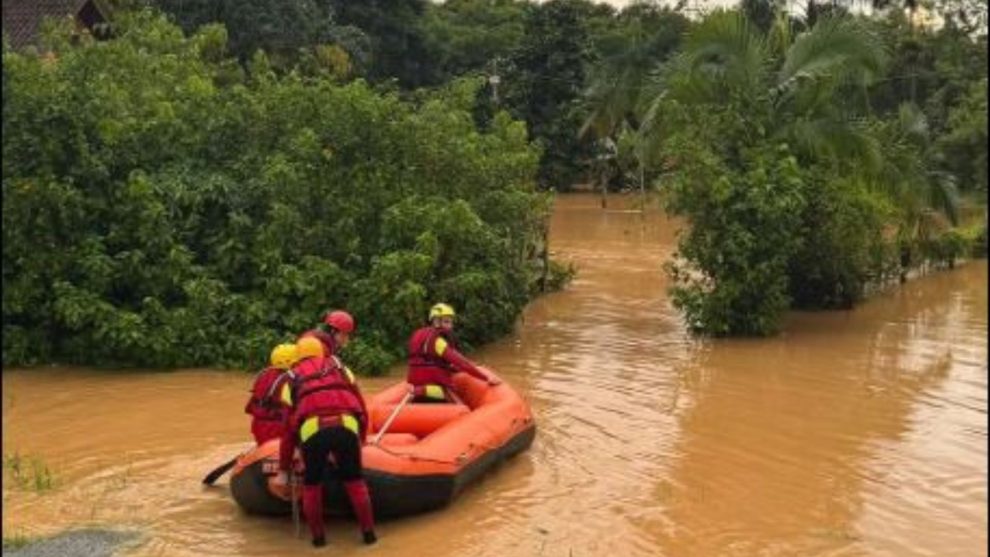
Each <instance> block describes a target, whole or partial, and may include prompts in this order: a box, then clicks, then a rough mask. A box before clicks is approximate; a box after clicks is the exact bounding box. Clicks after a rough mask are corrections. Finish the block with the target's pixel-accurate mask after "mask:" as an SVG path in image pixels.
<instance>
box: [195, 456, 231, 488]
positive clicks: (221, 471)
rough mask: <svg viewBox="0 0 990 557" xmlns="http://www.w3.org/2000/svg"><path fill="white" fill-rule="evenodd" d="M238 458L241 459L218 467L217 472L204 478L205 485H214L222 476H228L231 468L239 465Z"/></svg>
mask: <svg viewBox="0 0 990 557" xmlns="http://www.w3.org/2000/svg"><path fill="white" fill-rule="evenodd" d="M238 458H240V456H239V455H238V456H235V457H234V458H232V459H230V462H225V463H223V464H221V465H220V466H218V467H217V469H216V470H214V471H212V472H210V473H209V474H207V475H206V477H205V478H203V485H213V482H215V481H217V480H219V479H220V476H222V475H224V474H226V473H227V471H228V470H230V469H231V468H233V467H234V465H235V464H237V459H238Z"/></svg>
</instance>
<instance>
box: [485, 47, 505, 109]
mask: <svg viewBox="0 0 990 557" xmlns="http://www.w3.org/2000/svg"><path fill="white" fill-rule="evenodd" d="M501 81H502V79H501V78H500V77H499V76H498V58H495V59H493V60H492V75H490V76H488V83H490V84H491V86H492V102H494V103H495V105H496V106H497V105H498V84H499V83H500V82H501Z"/></svg>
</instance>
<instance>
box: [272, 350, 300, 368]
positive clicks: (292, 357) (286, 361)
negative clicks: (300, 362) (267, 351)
mask: <svg viewBox="0 0 990 557" xmlns="http://www.w3.org/2000/svg"><path fill="white" fill-rule="evenodd" d="M271 362H272V365H273V366H274V367H277V368H280V369H288V368H290V367H292V364H294V363H296V345H295V344H279V345H278V346H276V347H275V349H274V350H272V356H271Z"/></svg>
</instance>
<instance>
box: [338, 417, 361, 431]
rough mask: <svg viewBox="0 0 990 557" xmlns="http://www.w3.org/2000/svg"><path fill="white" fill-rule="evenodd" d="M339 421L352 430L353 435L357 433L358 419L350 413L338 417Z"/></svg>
mask: <svg viewBox="0 0 990 557" xmlns="http://www.w3.org/2000/svg"><path fill="white" fill-rule="evenodd" d="M340 423H341V425H343V426H344V427H345V428H347V429H349V430H351V431H353V432H354V435H358V421H357V418H355V417H354V416H351V415H350V414H344V415H343V416H341V417H340Z"/></svg>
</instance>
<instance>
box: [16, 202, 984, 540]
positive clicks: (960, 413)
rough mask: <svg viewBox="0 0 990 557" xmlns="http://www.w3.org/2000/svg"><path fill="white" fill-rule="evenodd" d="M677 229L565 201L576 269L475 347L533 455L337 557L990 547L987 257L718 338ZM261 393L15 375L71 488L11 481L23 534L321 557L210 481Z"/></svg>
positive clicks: (561, 215)
mask: <svg viewBox="0 0 990 557" xmlns="http://www.w3.org/2000/svg"><path fill="white" fill-rule="evenodd" d="M615 201H616V200H615V199H614V198H613V199H612V200H610V206H615ZM674 235H675V227H674V226H672V225H671V223H670V222H669V221H668V220H667V219H666V218H665V217H663V216H662V215H661V214H659V213H657V212H655V211H648V212H647V213H646V214H644V215H641V214H638V213H635V212H622V211H609V212H602V211H601V210H600V209H599V207H598V199H597V198H596V197H594V196H573V197H565V198H561V199H559V200H558V202H557V208H556V210H555V212H554V216H553V223H552V228H551V244H552V248H553V250H554V251H555V252H556V253H557V256H558V257H560V258H562V259H564V260H568V261H572V262H574V263H575V264H576V265H577V266H578V268H579V272H580V274H579V276H578V278H577V279H576V280H575V282H574V283H573V284H572V285H571V287H569V288H568V290H566V291H565V292H560V293H555V294H551V295H548V296H545V297H543V298H541V299H539V300H537V301H535V302H534V303H532V304H531V305H530V306H529V307H528V308H527V310H526V312H525V314H524V316H523V318H522V319H521V321H520V323H519V326H518V327H517V330H516V334H515V335H513V336H511V337H508V338H506V339H504V340H502V341H500V342H498V343H495V344H493V345H491V346H488V347H486V348H485V349H483V350H481V351H480V352H479V353H477V354H476V355H475V356H476V358H477V359H478V360H480V361H481V362H483V363H485V364H487V365H490V366H492V367H494V368H496V369H497V370H499V371H500V373H501V374H502V375H503V376H504V377H505V378H506V380H507V381H509V382H510V383H512V384H513V385H514V386H515V387H517V388H518V389H519V390H520V391H521V392H522V393H524V395H525V396H526V397H527V398H528V399H529V400H530V402H531V404H532V405H533V408H534V411H535V413H536V417H537V421H538V425H539V431H538V435H537V438H536V442H535V443H534V445H533V447H532V449H531V450H530V451H529V452H527V453H524V454H523V455H520V456H519V457H518V458H516V459H514V460H512V461H510V462H508V463H506V464H505V465H503V466H502V467H501V468H500V469H498V470H497V471H496V472H495V473H493V474H491V475H489V476H488V477H486V478H484V479H483V480H482V481H481V482H480V483H479V484H477V485H476V486H474V487H472V488H471V489H468V490H467V491H466V492H465V493H464V494H463V495H462V496H461V497H460V498H459V499H457V500H456V501H455V502H454V504H453V505H451V506H450V507H449V508H448V509H446V510H443V511H441V512H436V513H432V514H429V515H424V516H420V517H412V518H406V519H403V520H399V521H395V522H389V523H385V524H383V525H381V527H380V528H379V529H380V539H381V540H380V542H379V544H378V545H377V546H375V548H374V549H369V548H364V547H362V546H359V544H358V540H357V533H356V528H355V526H354V525H353V524H350V523H340V522H332V523H331V528H330V540H331V545H332V547H331V548H328V550H327V551H333V552H334V554H335V555H339V554H356V553H358V552H368V551H374V552H375V553H376V554H380V555H400V554H402V555H417V554H425V553H429V554H432V555H441V556H442V555H492V556H494V555H520V556H521V555H527V556H528V555H548V556H550V555H560V556H567V555H574V556H580V555H603V554H613V555H671V556H680V555H702V556H705V555H747V556H748V555H890V556H895V555H898V556H899V555H939V556H945V555H966V556H969V555H986V554H987V550H986V543H987V465H986V457H987V364H986V362H987V342H986V332H987V331H986V329H987V265H986V262H985V261H984V262H971V263H967V264H965V265H963V266H962V267H961V268H959V269H958V270H956V271H952V272H945V273H938V274H934V275H931V276H927V277H923V278H920V279H918V280H915V281H912V282H910V283H908V284H907V285H905V286H903V287H901V288H899V289H895V290H892V291H890V292H888V293H886V294H884V295H882V296H879V297H877V298H876V299H874V300H872V301H870V302H869V303H867V304H864V305H863V306H861V307H859V308H857V309H856V310H854V311H849V312H835V313H816V314H794V315H792V316H790V318H789V319H788V324H787V327H786V333H785V334H783V335H781V336H780V337H777V338H773V339H764V340H719V341H703V340H696V339H692V338H691V337H690V336H688V335H687V333H686V332H685V330H684V327H683V324H682V323H681V321H680V318H679V316H678V314H677V312H676V311H675V310H674V309H673V307H672V306H671V305H670V301H669V299H668V298H667V296H666V294H665V289H666V287H667V284H666V283H665V279H664V277H663V274H662V271H661V266H662V264H663V261H664V260H665V259H666V258H667V257H669V256H670V253H671V252H672V250H673V245H674V242H675V236H674ZM400 372H401V369H399V368H397V369H396V370H395V374H399V373H400ZM248 380H249V378H248V377H247V376H241V375H236V374H228V373H220V372H213V371H208V370H188V371H180V372H176V373H172V374H150V373H149V374H126V373H120V374H103V373H96V372H91V371H86V370H69V371H67V370H58V369H52V370H36V371H33V372H30V373H28V372H20V371H13V372H7V373H5V375H4V378H3V386H4V411H3V422H4V439H3V450H4V454H5V455H10V454H13V453H15V452H16V453H17V454H19V455H21V456H23V457H25V458H27V457H36V458H40V459H42V460H43V461H44V462H45V463H47V464H48V465H50V467H51V469H52V470H53V471H54V473H55V476H56V478H57V480H58V485H57V486H56V487H55V488H54V489H53V490H51V491H47V492H42V493H34V492H31V491H30V490H29V489H26V488H23V487H18V486H16V485H13V483H12V482H10V481H5V482H4V492H3V493H4V511H5V512H4V518H3V529H4V534H5V535H10V534H9V533H12V532H18V533H27V534H32V533H34V534H44V533H48V532H53V531H56V530H59V529H62V528H65V527H68V526H73V525H80V524H96V525H124V526H131V527H135V528H139V529H141V530H142V531H143V532H145V534H146V536H145V542H144V543H143V544H142V545H141V546H139V547H138V548H137V550H136V551H134V552H133V554H135V555H190V556H191V555H203V554H208V555H232V554H238V555H290V554H293V553H296V552H298V551H309V548H308V545H307V544H306V542H305V541H304V540H297V539H294V538H293V527H292V524H291V521H290V520H288V519H267V518H257V517H249V516H245V515H244V514H243V513H241V512H240V511H239V510H238V508H237V507H236V505H235V504H234V503H233V501H232V500H231V499H230V497H229V494H228V493H227V492H226V486H225V485H224V483H225V481H226V480H221V482H220V483H221V486H220V487H218V488H216V489H211V490H203V489H201V488H200V487H199V485H198V482H199V479H200V478H202V476H203V475H205V474H206V473H207V472H208V471H209V470H211V469H212V468H213V467H215V466H216V465H218V464H220V463H222V462H224V461H226V460H227V459H228V458H230V456H232V455H234V454H236V452H237V451H238V450H240V449H241V448H243V447H244V446H245V445H246V443H247V442H248V440H249V435H248V432H247V422H246V416H244V415H243V414H242V413H241V411H242V408H243V402H244V400H243V399H244V396H245V395H246V389H247V384H246V383H247V381H248ZM393 380H394V378H393V379H376V380H366V381H365V389H366V390H368V391H372V392H373V391H375V390H377V389H379V388H381V387H383V386H384V385H387V384H389V383H390V382H391V381H393ZM8 476H9V471H5V479H8Z"/></svg>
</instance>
